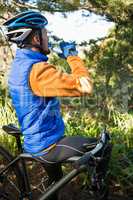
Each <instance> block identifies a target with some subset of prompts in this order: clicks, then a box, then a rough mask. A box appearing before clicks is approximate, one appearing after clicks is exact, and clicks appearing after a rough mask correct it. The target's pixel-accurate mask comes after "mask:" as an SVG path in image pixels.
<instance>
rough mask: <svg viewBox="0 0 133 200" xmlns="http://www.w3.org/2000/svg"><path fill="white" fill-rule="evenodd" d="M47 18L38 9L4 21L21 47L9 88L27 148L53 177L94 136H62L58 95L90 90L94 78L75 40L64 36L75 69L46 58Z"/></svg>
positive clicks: (56, 177) (57, 176)
mask: <svg viewBox="0 0 133 200" xmlns="http://www.w3.org/2000/svg"><path fill="white" fill-rule="evenodd" d="M47 23H48V22H47V19H46V18H45V17H44V16H43V15H41V14H40V13H38V12H34V11H27V12H23V13H21V14H19V15H17V16H15V17H13V18H11V19H9V20H8V21H6V22H5V23H4V24H3V25H4V26H6V29H7V32H6V35H7V38H8V40H9V41H11V42H15V43H16V44H17V45H18V47H19V49H18V50H17V52H16V56H15V59H14V61H13V63H12V67H11V71H10V75H9V91H10V95H11V97H12V103H13V106H14V108H15V110H16V114H17V117H18V120H19V124H20V127H21V131H22V133H23V135H24V151H25V152H28V153H31V154H32V155H33V156H36V157H37V158H38V159H40V161H41V162H43V163H44V166H45V169H46V171H47V173H48V175H49V182H50V183H51V182H53V181H57V180H59V179H60V178H61V177H62V170H61V162H63V161H64V160H66V159H67V158H69V157H72V156H76V155H82V154H84V152H85V148H84V146H83V144H84V143H87V142H88V143H90V142H94V141H96V140H95V139H93V138H85V137H82V136H73V137H64V122H63V120H62V117H61V114H60V104H59V100H58V99H57V97H60V96H62V97H63V96H64V97H65V96H69V97H74V96H82V95H87V94H88V95H90V94H91V93H92V81H91V78H90V74H89V72H88V70H87V69H86V68H85V66H84V63H83V61H82V60H81V59H80V58H79V57H78V55H77V51H76V48H75V45H74V43H67V42H62V43H61V45H60V47H61V50H62V56H64V58H65V59H67V62H68V64H69V65H70V67H71V74H67V73H63V72H61V71H59V70H57V69H56V67H55V66H53V65H51V64H49V63H48V62H47V60H48V57H47V54H49V53H50V52H49V49H48V36H47V31H46V28H45V27H46V25H47ZM54 200H56V197H55V196H54Z"/></svg>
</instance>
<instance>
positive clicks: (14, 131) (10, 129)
mask: <svg viewBox="0 0 133 200" xmlns="http://www.w3.org/2000/svg"><path fill="white" fill-rule="evenodd" d="M2 129H3V130H4V131H5V132H6V133H8V134H9V135H12V136H15V137H17V136H20V135H21V131H20V129H19V128H18V127H16V125H15V124H8V125H4V126H2Z"/></svg>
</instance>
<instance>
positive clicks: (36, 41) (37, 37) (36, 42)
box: [32, 33, 40, 45]
mask: <svg viewBox="0 0 133 200" xmlns="http://www.w3.org/2000/svg"><path fill="white" fill-rule="evenodd" d="M32 43H33V44H39V45H40V38H39V34H37V33H36V34H35V35H34V36H33V37H32Z"/></svg>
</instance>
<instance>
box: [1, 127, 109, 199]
mask: <svg viewBox="0 0 133 200" xmlns="http://www.w3.org/2000/svg"><path fill="white" fill-rule="evenodd" d="M2 128H3V130H4V131H5V132H6V133H8V134H10V135H12V136H14V137H15V138H16V143H17V148H18V152H19V153H18V155H17V156H16V157H14V156H12V155H11V154H10V153H9V152H8V151H7V150H6V149H5V148H3V147H2V146H0V163H1V165H0V199H1V200H25V199H28V200H33V199H38V196H36V197H35V196H33V194H34V192H33V190H34V189H35V188H34V187H33V188H32V187H31V183H30V181H29V176H28V175H29V171H28V170H27V163H26V162H27V161H28V162H29V163H30V161H32V162H37V163H38V164H39V165H40V166H41V165H42V164H41V162H39V161H38V160H36V158H34V157H33V156H32V155H31V154H28V153H24V152H23V149H22V143H21V132H20V130H19V129H18V128H17V127H16V126H15V125H12V124H9V125H5V126H3V127H2ZM85 145H86V149H87V151H86V153H85V154H84V155H83V156H75V157H71V158H69V159H67V160H66V161H65V163H67V164H70V163H71V164H72V166H73V169H72V170H71V171H70V172H69V173H68V174H66V175H65V176H63V178H61V179H60V180H59V181H58V182H57V183H54V184H53V183H52V184H51V185H50V186H48V187H47V177H46V175H45V174H44V176H43V177H42V175H41V181H40V182H39V184H38V185H37V186H36V189H35V190H37V191H39V192H40V193H41V196H40V197H39V200H46V199H48V198H49V197H50V196H51V195H52V194H54V193H55V192H56V191H58V190H59V189H61V188H62V187H63V186H64V185H65V184H67V183H68V182H70V181H71V180H72V179H73V178H74V177H76V176H78V175H79V174H80V173H82V172H85V173H89V172H91V176H90V180H91V181H90V182H91V184H90V187H89V188H88V192H90V193H93V197H94V199H99V200H107V199H108V178H107V169H106V170H105V173H104V175H99V174H97V171H96V167H97V166H98V165H99V163H100V162H101V161H102V160H104V159H110V156H111V151H110V152H109V153H108V151H107V149H108V147H109V145H110V136H109V134H108V133H107V132H106V130H104V131H103V132H102V134H101V137H100V139H99V140H98V141H97V142H95V143H90V144H85ZM29 163H28V164H29ZM32 165H33V164H32ZM38 169H39V167H38Z"/></svg>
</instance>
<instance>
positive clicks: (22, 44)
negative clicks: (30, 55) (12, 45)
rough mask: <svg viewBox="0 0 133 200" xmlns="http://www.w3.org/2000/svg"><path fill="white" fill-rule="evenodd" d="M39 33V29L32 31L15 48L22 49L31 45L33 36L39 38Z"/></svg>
mask: <svg viewBox="0 0 133 200" xmlns="http://www.w3.org/2000/svg"><path fill="white" fill-rule="evenodd" d="M39 32H40V30H39V29H33V30H32V31H31V33H30V34H29V35H28V37H27V38H25V40H23V42H20V43H18V44H17V46H18V47H20V48H23V47H26V46H29V45H32V38H33V37H34V36H39Z"/></svg>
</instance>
